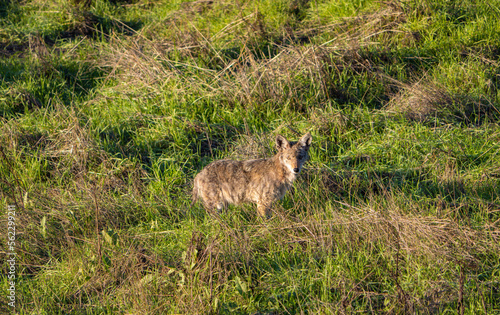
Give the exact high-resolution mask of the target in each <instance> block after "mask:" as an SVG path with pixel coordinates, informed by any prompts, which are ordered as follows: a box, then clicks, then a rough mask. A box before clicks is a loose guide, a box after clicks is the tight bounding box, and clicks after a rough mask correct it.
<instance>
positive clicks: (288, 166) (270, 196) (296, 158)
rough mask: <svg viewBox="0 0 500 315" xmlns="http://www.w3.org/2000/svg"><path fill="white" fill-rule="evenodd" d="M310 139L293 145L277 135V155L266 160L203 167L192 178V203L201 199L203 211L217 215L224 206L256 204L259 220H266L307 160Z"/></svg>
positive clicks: (229, 162)
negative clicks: (214, 210)
mask: <svg viewBox="0 0 500 315" xmlns="http://www.w3.org/2000/svg"><path fill="white" fill-rule="evenodd" d="M311 141H312V136H311V134H310V133H306V134H305V135H304V136H302V138H300V140H299V141H297V142H288V140H287V139H286V138H285V137H283V136H281V135H278V136H277V137H276V147H277V149H278V151H279V152H278V154H276V155H275V156H273V157H271V158H268V159H258V160H247V161H233V160H220V161H215V162H212V163H210V164H209V165H207V166H206V167H205V168H204V169H203V170H202V171H201V172H200V173H199V174H198V175H196V177H195V178H194V185H193V203H194V202H196V201H197V200H198V199H200V198H201V199H202V201H203V205H204V206H205V208H206V209H207V210H213V209H217V210H218V211H220V210H222V209H223V208H225V207H227V205H228V204H240V203H246V202H250V203H256V204H257V212H258V214H259V215H260V216H261V217H267V218H268V217H269V216H270V208H271V204H272V203H273V202H274V201H276V200H281V199H282V198H283V197H284V196H285V193H286V191H287V190H288V189H290V188H291V187H292V184H293V181H294V180H295V178H296V177H297V176H298V174H299V173H300V170H301V168H302V165H303V164H304V163H305V162H306V160H307V158H308V151H309V147H310V146H311Z"/></svg>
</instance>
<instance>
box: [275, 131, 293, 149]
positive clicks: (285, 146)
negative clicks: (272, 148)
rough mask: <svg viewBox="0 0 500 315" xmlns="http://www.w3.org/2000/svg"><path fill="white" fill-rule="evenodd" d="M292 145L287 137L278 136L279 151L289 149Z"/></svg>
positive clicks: (277, 146)
mask: <svg viewBox="0 0 500 315" xmlns="http://www.w3.org/2000/svg"><path fill="white" fill-rule="evenodd" d="M289 147H290V143H289V142H288V140H286V138H285V137H283V136H282V135H278V136H276V148H278V150H279V151H281V150H284V149H288V148H289Z"/></svg>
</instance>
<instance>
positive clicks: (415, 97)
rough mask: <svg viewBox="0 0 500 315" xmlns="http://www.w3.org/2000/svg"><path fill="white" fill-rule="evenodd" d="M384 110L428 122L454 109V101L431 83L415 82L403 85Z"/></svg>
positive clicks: (440, 88) (444, 91)
mask: <svg viewBox="0 0 500 315" xmlns="http://www.w3.org/2000/svg"><path fill="white" fill-rule="evenodd" d="M386 109H387V110H388V111H389V112H395V113H400V114H403V115H405V116H406V117H407V118H408V119H411V120H416V121H428V120H429V119H432V118H434V117H437V116H438V117H440V118H442V117H443V115H447V114H450V113H451V112H452V111H453V109H454V99H453V97H452V96H451V95H450V94H449V93H448V92H446V90H445V89H444V88H442V87H439V86H437V85H434V84H432V83H423V82H417V83H415V84H413V85H404V87H403V89H402V90H401V92H400V93H399V94H398V95H396V96H394V97H393V99H392V100H391V101H390V102H389V103H388V105H387V106H386Z"/></svg>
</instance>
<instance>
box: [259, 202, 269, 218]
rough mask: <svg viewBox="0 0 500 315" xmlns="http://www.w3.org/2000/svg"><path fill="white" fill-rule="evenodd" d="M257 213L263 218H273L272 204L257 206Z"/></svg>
mask: <svg viewBox="0 0 500 315" xmlns="http://www.w3.org/2000/svg"><path fill="white" fill-rule="evenodd" d="M257 213H258V214H259V216H261V217H262V218H269V217H270V216H271V205H270V204H263V203H259V204H257Z"/></svg>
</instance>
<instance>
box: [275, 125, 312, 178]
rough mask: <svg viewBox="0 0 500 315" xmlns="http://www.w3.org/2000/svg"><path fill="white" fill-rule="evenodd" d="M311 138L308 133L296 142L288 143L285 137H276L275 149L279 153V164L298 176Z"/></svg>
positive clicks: (306, 155)
mask: <svg viewBox="0 0 500 315" xmlns="http://www.w3.org/2000/svg"><path fill="white" fill-rule="evenodd" d="M311 142H312V136H311V134H310V133H309V132H308V133H306V134H305V135H304V136H302V138H300V140H299V141H297V142H288V140H286V138H285V137H283V136H281V135H278V136H277V137H276V147H277V148H278V151H279V155H280V156H279V159H280V162H281V163H282V164H283V165H285V166H286V168H287V169H288V170H289V171H290V173H292V174H293V175H298V174H299V173H300V170H301V169H302V165H303V164H304V163H305V162H306V161H307V158H308V154H307V153H308V151H309V147H310V146H311Z"/></svg>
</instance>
